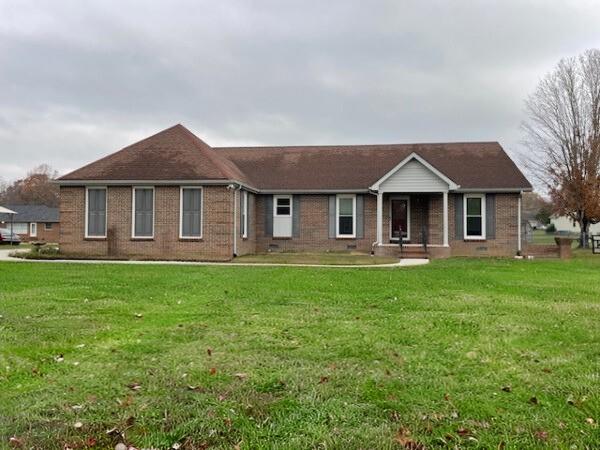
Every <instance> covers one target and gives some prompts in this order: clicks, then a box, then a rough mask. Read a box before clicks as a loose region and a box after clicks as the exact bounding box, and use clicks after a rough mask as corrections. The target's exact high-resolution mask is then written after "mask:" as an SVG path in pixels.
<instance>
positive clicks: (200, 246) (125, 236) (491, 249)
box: [38, 186, 518, 260]
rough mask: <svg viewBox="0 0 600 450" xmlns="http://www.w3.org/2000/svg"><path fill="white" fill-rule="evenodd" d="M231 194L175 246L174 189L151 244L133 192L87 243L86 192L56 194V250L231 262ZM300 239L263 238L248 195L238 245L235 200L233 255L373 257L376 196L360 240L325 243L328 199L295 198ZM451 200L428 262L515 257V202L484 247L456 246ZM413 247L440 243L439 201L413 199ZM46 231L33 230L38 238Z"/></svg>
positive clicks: (212, 199) (505, 199)
mask: <svg viewBox="0 0 600 450" xmlns="http://www.w3.org/2000/svg"><path fill="white" fill-rule="evenodd" d="M233 195H234V194H233V191H231V190H228V189H227V188H226V187H225V186H205V187H204V194H203V198H204V212H203V220H204V223H203V238H202V239H201V240H194V241H190V240H180V239H179V187H178V186H157V187H156V188H155V196H156V198H155V202H156V208H155V219H154V223H155V233H154V234H155V236H154V239H153V240H150V241H147V240H144V241H140V240H133V239H132V238H131V186H118V187H109V188H108V238H107V239H87V240H86V239H85V238H84V226H85V225H84V224H85V217H84V214H85V204H84V199H85V188H84V187H64V186H63V187H61V207H60V217H61V226H60V239H46V240H47V241H49V242H50V241H52V240H60V243H61V250H62V251H63V252H66V253H72V254H82V255H90V256H93V255H101V256H115V257H128V258H156V259H161V258H162V259H195V260H229V259H231V256H232V254H233V228H232V227H233V205H234V197H233ZM299 197H300V202H301V203H300V232H299V236H298V237H294V238H283V239H282V238H273V237H269V236H265V199H266V198H267V196H266V195H255V194H251V193H250V194H249V195H248V237H247V238H245V239H244V238H242V236H241V230H240V228H239V217H240V215H239V214H240V211H239V192H238V194H237V195H236V201H237V202H238V203H237V205H238V211H237V218H236V221H237V223H236V232H237V235H238V238H237V253H238V255H244V254H250V253H264V252H267V251H315V252H319V251H345V250H357V251H362V252H369V251H371V245H372V243H373V242H374V241H375V239H376V210H377V199H376V196H375V195H370V194H365V195H363V199H364V237H363V238H361V239H355V238H352V239H346V238H343V239H339V238H329V196H328V195H317V194H305V195H300V196H299ZM454 201H455V197H454V196H453V195H450V196H449V201H448V208H449V211H448V213H449V214H448V216H449V217H448V228H449V230H448V231H449V243H450V247H451V248H450V251H448V250H447V249H443V250H444V251H440V252H436V251H434V250H433V249H434V248H435V247H432V248H431V251H432V256H448V255H451V256H513V255H515V253H516V251H517V232H518V231H517V202H518V195H517V194H497V195H496V238H495V239H493V240H491V239H488V240H485V241H465V240H463V239H457V238H456V233H455V227H454V206H455V205H454ZM389 205H390V202H389V196H388V195H386V196H384V202H383V238H384V242H386V243H387V242H389ZM410 212H411V220H410V222H411V243H420V241H421V239H420V234H421V226H422V225H423V224H425V225H427V227H428V238H429V244H433V245H441V244H442V243H443V228H442V227H443V218H442V195H441V194H418V195H415V194H412V195H411V202H410ZM42 232H43V224H40V225H39V226H38V235H40V236H41V233H42Z"/></svg>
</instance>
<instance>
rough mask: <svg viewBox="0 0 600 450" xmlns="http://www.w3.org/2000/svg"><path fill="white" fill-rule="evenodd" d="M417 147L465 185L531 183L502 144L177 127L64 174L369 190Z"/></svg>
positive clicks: (494, 186) (493, 186)
mask: <svg viewBox="0 0 600 450" xmlns="http://www.w3.org/2000/svg"><path fill="white" fill-rule="evenodd" d="M412 153H416V154H417V155H419V156H420V157H421V158H423V159H424V160H426V161H427V162H428V163H429V164H431V165H432V166H433V167H435V168H436V169H437V170H439V171H440V172H442V173H443V174H445V175H446V176H447V177H448V178H450V179H451V180H452V181H454V182H455V183H456V184H458V185H460V188H461V189H507V190H508V189H515V190H516V189H530V188H531V185H530V184H529V182H528V181H527V179H526V178H525V176H524V175H523V174H522V173H521V171H520V170H519V169H518V168H517V166H516V165H515V164H514V162H513V161H512V160H511V159H510V158H509V157H508V155H507V154H506V152H505V151H504V150H503V149H502V147H501V146H500V144H499V143H497V142H467V143H439V144H394V145H346V146H293V147H215V148H212V147H210V146H209V145H208V144H206V143H204V142H203V141H202V140H200V139H199V138H197V137H196V136H195V135H194V134H193V133H191V132H190V131H189V130H187V129H186V128H185V127H183V126H182V125H176V126H174V127H172V128H169V129H167V130H164V131H162V132H160V133H158V134H155V135H154V136H151V137H149V138H147V139H144V140H142V141H140V142H138V143H136V144H133V145H130V146H129V147H125V148H124V149H123V150H120V151H119V152H117V153H113V154H112V155H109V156H107V157H105V158H102V159H100V160H98V161H96V162H94V163H91V164H88V165H87V166H85V167H82V168H81V169H78V170H76V171H74V172H71V173H70V174H67V175H65V176H63V177H61V178H59V180H61V181H69V180H77V181H79V180H81V181H85V180H107V181H110V180H157V181H161V180H174V181H175V180H195V179H197V180H224V181H240V182H243V183H246V184H248V185H250V186H251V187H254V188H256V189H259V190H330V189H333V190H335V189H350V190H351V189H356V190H358V189H367V188H369V186H371V185H373V184H374V183H375V182H376V181H377V180H379V179H380V178H381V177H382V176H384V175H385V174H386V173H387V172H389V171H390V170H392V169H393V168H394V167H395V166H396V165H398V164H399V163H400V162H401V161H402V160H404V159H405V158H406V157H407V156H409V155H411V154H412Z"/></svg>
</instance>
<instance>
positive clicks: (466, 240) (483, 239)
mask: <svg viewBox="0 0 600 450" xmlns="http://www.w3.org/2000/svg"><path fill="white" fill-rule="evenodd" d="M485 241H487V239H486V238H464V242H485Z"/></svg>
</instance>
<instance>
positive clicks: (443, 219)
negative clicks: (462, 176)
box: [442, 191, 448, 247]
mask: <svg viewBox="0 0 600 450" xmlns="http://www.w3.org/2000/svg"><path fill="white" fill-rule="evenodd" d="M443 196H444V200H443V203H444V210H443V213H442V222H443V224H444V247H448V192H447V191H445V192H444V193H443Z"/></svg>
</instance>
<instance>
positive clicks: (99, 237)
mask: <svg viewBox="0 0 600 450" xmlns="http://www.w3.org/2000/svg"><path fill="white" fill-rule="evenodd" d="M90 189H91V190H94V189H97V190H104V235H102V236H101V235H95V234H88V231H89V229H88V220H89V215H88V212H89V210H88V206H89V202H88V199H89V191H90ZM107 230H108V189H107V187H106V186H86V187H85V234H84V236H85V238H86V239H106V232H107Z"/></svg>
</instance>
